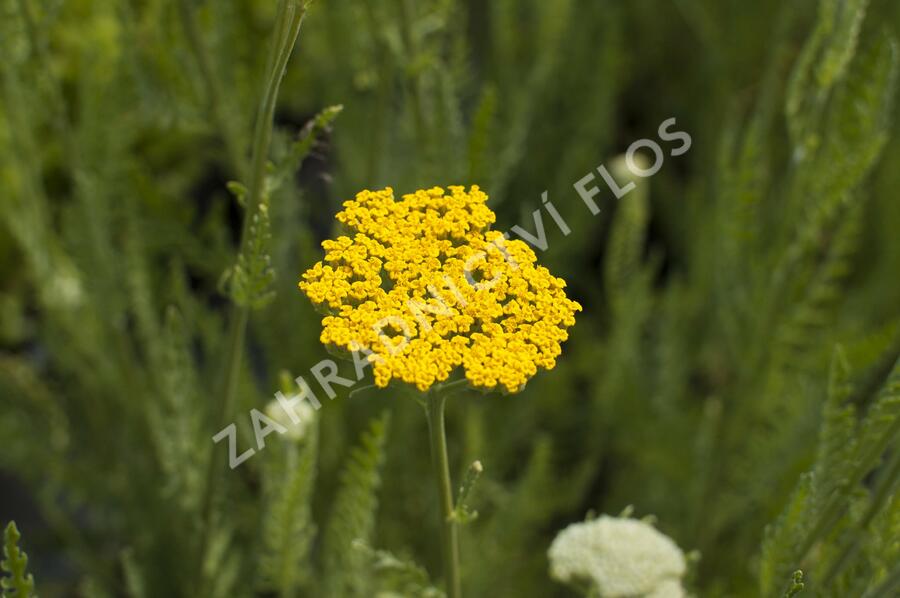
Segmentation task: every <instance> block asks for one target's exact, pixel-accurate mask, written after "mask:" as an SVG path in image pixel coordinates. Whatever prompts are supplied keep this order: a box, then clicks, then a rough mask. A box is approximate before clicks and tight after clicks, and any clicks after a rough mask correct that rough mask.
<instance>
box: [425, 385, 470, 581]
mask: <svg viewBox="0 0 900 598" xmlns="http://www.w3.org/2000/svg"><path fill="white" fill-rule="evenodd" d="M426 401H427V403H426V405H425V411H426V413H427V415H428V431H429V435H430V437H431V461H432V467H433V469H434V477H435V481H436V482H437V489H438V497H439V498H440V503H441V505H440V506H441V544H442V549H443V557H444V577H445V580H446V585H447V598H461V596H462V588H461V586H460V576H459V530H458V528H457V524H456V520H455V519H454V518H453V490H452V484H451V482H450V462H449V459H448V458H447V435H446V432H445V430H444V404H445V402H446V397H444V396H443V395H441V394H439V393H437V392H430V393H429V394H428V397H427V399H426Z"/></svg>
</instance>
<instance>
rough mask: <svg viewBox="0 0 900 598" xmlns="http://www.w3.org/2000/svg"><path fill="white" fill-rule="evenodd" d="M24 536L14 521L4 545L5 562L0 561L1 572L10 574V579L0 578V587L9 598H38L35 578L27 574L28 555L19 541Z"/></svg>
mask: <svg viewBox="0 0 900 598" xmlns="http://www.w3.org/2000/svg"><path fill="white" fill-rule="evenodd" d="M21 538H22V534H20V533H19V529H18V528H17V527H16V523H15V522H14V521H10V522H9V525H7V526H6V532H5V534H4V543H3V556H4V559H3V561H0V571H2V572H5V573H8V574H9V577H3V578H0V587H2V588H3V590H4V592H3V595H4V596H5V597H7V598H37V596H36V594H35V593H34V576H33V575H31V574H30V573H28V572H27V567H28V555H27V554H25V553H24V552H23V551H22V549H21V548H19V540H20V539H21Z"/></svg>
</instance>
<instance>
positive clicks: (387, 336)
mask: <svg viewBox="0 0 900 598" xmlns="http://www.w3.org/2000/svg"><path fill="white" fill-rule="evenodd" d="M486 201H487V195H486V194H485V193H484V192H482V191H481V190H480V189H479V188H478V187H477V186H472V187H471V189H469V191H468V192H467V191H466V189H465V187H450V188H449V191H447V192H445V191H444V190H443V189H441V188H440V187H434V188H432V189H428V190H421V191H416V192H415V193H412V194H409V195H404V196H403V198H402V199H401V200H400V201H397V200H396V199H394V192H393V190H392V189H391V188H387V189H384V190H382V191H362V192H361V193H359V194H357V196H356V199H354V200H351V201H347V202H345V203H344V210H343V211H341V212H340V213H338V215H337V219H338V221H339V222H341V223H342V224H343V225H344V227H345V228H346V229H348V231H349V232H348V235H347V236H340V237H338V238H337V239H334V240H328V241H325V242H323V243H322V248H323V249H324V250H325V257H324V259H323V260H322V261H321V262H319V263H317V264H316V265H315V266H313V267H312V268H310V269H309V270H307V271H306V273H304V274H303V280H302V281H301V282H300V285H299V286H300V288H301V289H302V290H303V292H305V293H306V295H307V296H308V297H309V298H310V300H312V302H313V303H315V304H316V305H317V306H320V307H321V308H324V309H325V310H326V311H327V313H328V315H326V316H325V317H324V318H323V319H322V335H321V341H322V342H323V343H324V344H325V345H327V346H329V347H332V348H334V349H339V350H342V351H348V352H349V351H352V352H357V351H358V352H361V353H364V354H365V355H366V356H367V359H368V361H369V362H370V363H371V364H372V368H373V371H374V375H375V383H376V384H377V385H378V386H382V387H384V386H387V384H388V383H389V382H390V381H391V379H393V378H397V379H399V380H402V381H403V382H406V383H409V384H414V385H415V386H417V387H418V388H419V389H420V390H422V391H425V390H427V389H428V388H430V387H431V385H432V384H434V383H436V382H442V381H444V380H447V378H449V377H450V375H451V373H452V372H453V371H454V370H455V369H456V368H457V367H459V366H462V368H463V370H464V372H465V376H466V378H467V379H468V381H469V383H470V384H471V385H472V386H474V387H476V388H482V389H494V388H497V387H500V388H501V389H503V390H505V391H507V392H517V391H519V390H521V389H522V388H523V387H524V386H525V383H526V382H527V381H528V380H529V379H530V378H531V377H532V376H534V375H535V373H537V370H538V368H539V367H542V368H545V369H548V370H549V369H552V368H553V367H554V366H555V365H556V358H557V357H558V356H559V354H560V343H562V342H563V341H565V340H566V338H567V337H568V333H567V332H566V329H567V328H568V327H569V326H572V325H573V324H574V323H575V318H574V314H575V312H576V311H580V310H581V306H580V305H578V303H576V302H574V301H571V300H570V299H568V298H567V297H566V294H565V291H564V290H563V289H564V288H565V286H566V283H565V281H564V280H562V279H560V278H556V277H554V276H553V275H551V274H550V272H549V271H548V270H547V269H546V268H544V267H541V266H538V265H536V264H535V261H536V257H535V255H534V252H533V251H532V250H531V248H530V247H528V245H526V244H525V243H523V242H522V241H518V240H507V239H505V238H504V235H503V234H502V233H499V232H497V231H492V230H490V225H491V224H492V223H493V222H494V221H495V219H496V217H495V215H494V213H493V212H492V211H491V209H490V208H488V207H487V206H486V205H485V202H486Z"/></svg>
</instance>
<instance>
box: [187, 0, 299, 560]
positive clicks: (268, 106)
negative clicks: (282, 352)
mask: <svg viewBox="0 0 900 598" xmlns="http://www.w3.org/2000/svg"><path fill="white" fill-rule="evenodd" d="M309 3H310V0H282V1H281V3H280V4H279V8H278V13H277V14H278V16H277V17H276V21H275V32H274V37H273V40H272V46H271V51H270V54H269V58H268V60H267V70H266V81H265V87H264V89H263V93H262V97H261V99H260V103H259V109H258V111H257V115H256V123H255V128H254V134H253V146H252V147H253V151H252V162H251V170H250V181H249V193H248V195H247V201H246V205H245V212H244V222H243V229H242V231H241V241H240V249H239V253H241V252H243V251H244V247H245V245H246V244H247V238H248V236H249V228H250V221H251V219H252V218H253V216H254V214H256V212H257V211H258V210H259V206H260V203H261V200H262V196H263V192H264V190H265V184H266V180H265V177H266V165H267V164H268V156H269V145H270V143H271V140H272V130H273V128H274V120H273V119H274V116H275V105H276V102H277V100H278V90H279V87H280V86H281V80H282V78H283V77H284V71H285V68H286V67H287V63H288V59H289V58H290V56H291V53H292V52H293V49H294V45H295V43H296V41H297V36H298V35H299V33H300V25H301V24H302V22H303V17H304V16H305V15H306V10H307V7H308V6H309ZM249 315H250V312H249V309H248V308H247V307H246V306H242V305H238V304H236V303H235V304H233V305H232V311H231V314H230V319H229V331H228V346H227V349H226V362H225V370H224V378H223V386H222V393H221V401H222V403H221V405H222V406H221V409H220V410H219V422H218V423H219V425H218V426H217V427H216V430H218V429H220V428H221V427H222V426H223V425H225V424H226V423H227V422H228V421H230V419H231V417H232V415H233V411H234V403H235V400H236V395H237V387H238V383H239V381H240V370H241V362H242V361H243V359H242V358H243V353H244V338H245V336H246V329H247V321H248V320H249ZM220 453H221V451H217V450H213V451H212V454H211V455H210V458H209V463H208V469H207V480H206V490H205V496H204V503H203V512H202V516H203V521H204V526H203V530H202V532H201V540H200V549H199V551H198V554H199V556H200V558H201V559H202V558H204V556H205V553H206V549H207V546H208V540H209V534H210V531H211V530H210V528H211V527H212V524H213V522H212V513H213V508H212V505H213V501H214V498H215V492H216V483H217V480H218V475H217V473H218V470H219V466H220V462H221V455H220ZM201 564H202V563H201Z"/></svg>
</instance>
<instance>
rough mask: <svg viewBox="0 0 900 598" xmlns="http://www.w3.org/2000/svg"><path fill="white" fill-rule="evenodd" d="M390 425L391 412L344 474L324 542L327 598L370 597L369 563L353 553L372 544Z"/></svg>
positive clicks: (378, 421) (368, 435)
mask: <svg viewBox="0 0 900 598" xmlns="http://www.w3.org/2000/svg"><path fill="white" fill-rule="evenodd" d="M388 423H389V413H388V412H385V413H384V414H383V415H382V416H381V417H378V418H376V419H374V420H373V421H372V423H371V424H370V426H369V429H368V430H367V431H366V432H365V433H364V434H363V435H362V439H361V440H360V444H359V446H357V447H356V448H354V449H353V450H352V451H351V453H350V456H349V458H348V460H347V462H346V464H345V465H344V470H343V471H342V473H341V481H340V487H339V489H338V493H337V497H336V498H335V501H334V508H333V510H332V513H331V517H330V519H329V522H328V526H327V528H326V530H325V538H324V549H323V550H324V555H323V560H324V567H325V586H326V592H325V595H326V596H335V597H337V596H340V597H345V596H365V595H367V594H366V592H365V579H366V566H365V559H364V558H363V555H361V554H359V553H358V552H357V551H354V550H353V542H354V541H356V540H362V541H364V542H369V541H370V536H371V535H372V530H373V529H374V526H375V511H376V509H377V508H378V498H377V496H376V492H377V490H378V487H379V485H380V483H381V480H380V469H381V464H382V462H383V460H384V443H385V440H386V438H387V433H388Z"/></svg>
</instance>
